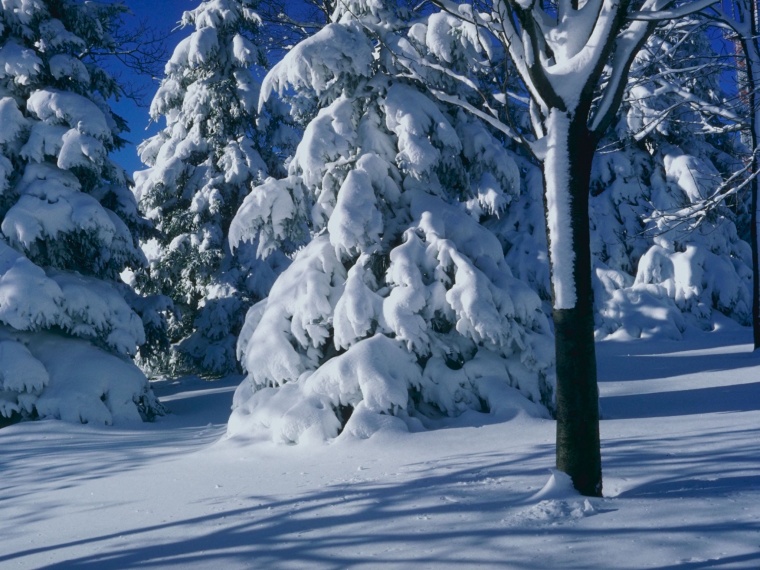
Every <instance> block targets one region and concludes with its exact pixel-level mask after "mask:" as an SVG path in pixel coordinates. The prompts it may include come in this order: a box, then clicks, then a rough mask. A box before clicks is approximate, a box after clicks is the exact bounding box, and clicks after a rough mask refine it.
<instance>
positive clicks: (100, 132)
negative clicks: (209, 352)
mask: <svg viewBox="0 0 760 570" xmlns="http://www.w3.org/2000/svg"><path fill="white" fill-rule="evenodd" d="M124 11H125V8H124V7H123V6H120V5H109V4H100V3H92V2H78V1H69V0H54V1H53V0H51V1H47V2H41V1H29V0H4V1H3V2H2V8H0V125H1V128H0V220H2V221H1V223H0V230H1V231H2V235H1V236H0V238H1V239H0V416H4V417H12V418H19V417H53V418H62V419H65V420H71V421H81V422H96V423H101V422H102V423H106V424H110V423H112V422H114V421H120V420H126V419H138V420H139V419H140V417H141V416H142V417H143V418H150V417H152V416H153V415H155V414H157V413H161V412H162V408H161V406H160V404H159V403H158V402H157V401H156V399H155V397H154V396H153V394H152V392H151V391H150V388H149V386H148V382H147V379H146V378H145V376H144V375H143V374H142V372H140V370H139V369H138V368H137V367H136V366H135V365H134V364H133V363H132V362H131V360H130V357H131V356H133V355H134V354H135V352H136V350H137V347H138V346H140V345H141V344H143V342H144V340H145V332H144V328H143V323H142V322H141V319H140V317H139V316H138V315H137V314H136V313H135V312H134V310H133V309H132V308H131V307H130V305H129V304H128V302H127V301H126V300H125V298H129V299H133V300H135V301H139V299H137V298H136V296H135V295H134V293H133V292H131V291H129V290H128V288H127V287H126V285H125V284H124V283H123V282H122V281H121V279H120V273H121V272H122V271H123V270H124V269H125V268H133V269H135V268H138V267H140V266H141V265H144V264H145V258H144V256H143V255H142V253H141V251H140V249H139V247H138V244H137V235H138V233H139V231H140V229H141V227H142V225H143V224H144V220H142V219H141V218H140V216H139V215H138V212H137V206H136V203H135V200H134V197H133V196H132V194H131V192H130V191H129V189H128V187H127V180H126V177H125V174H124V172H123V171H122V170H121V169H120V168H118V167H117V166H116V165H115V164H114V163H113V162H112V161H111V160H110V159H109V156H108V155H109V153H110V152H111V151H112V150H114V149H116V148H118V147H119V146H120V145H121V144H122V142H123V141H122V139H121V138H120V134H121V133H122V132H123V131H124V129H125V124H124V121H123V120H122V119H120V118H119V117H118V116H116V115H115V114H114V113H113V112H112V111H111V109H110V108H109V106H108V103H107V100H108V99H109V98H111V97H114V96H118V95H119V93H120V87H119V85H118V84H117V82H116V81H115V80H114V79H113V78H112V77H111V76H110V75H109V74H108V73H107V72H106V71H104V69H103V68H102V67H101V66H99V64H98V60H97V59H96V58H94V57H92V54H93V53H105V52H114V51H116V50H117V49H118V47H119V46H117V45H114V40H113V36H112V34H111V32H112V31H113V30H114V29H115V26H118V25H119V24H120V17H121V15H122V14H123V13H124Z"/></svg>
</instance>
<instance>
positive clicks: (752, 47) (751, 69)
mask: <svg viewBox="0 0 760 570" xmlns="http://www.w3.org/2000/svg"><path fill="white" fill-rule="evenodd" d="M748 8H749V10H748V12H749V16H750V19H751V23H750V29H751V30H752V34H751V35H752V37H750V38H742V40H741V43H742V48H743V49H744V56H745V61H746V63H747V83H748V84H747V86H746V89H747V96H748V104H749V117H750V140H751V144H752V164H751V169H750V174H754V173H756V172H757V168H758V160H757V155H756V151H757V145H758V141H760V109H758V105H757V93H756V92H755V91H756V89H757V88H758V87H760V50H758V45H757V34H758V25H757V1H756V0H750V2H749V6H748ZM740 88H741V87H740ZM758 186H760V183H759V182H758V179H757V178H754V179H752V180H751V181H750V193H751V197H752V203H751V206H750V207H751V210H750V232H751V237H750V239H751V241H752V244H751V245H752V337H753V340H754V349H755V350H757V349H758V348H760V243H758V240H760V228H758V224H760V215H758V208H760V200H759V199H758V190H760V188H758Z"/></svg>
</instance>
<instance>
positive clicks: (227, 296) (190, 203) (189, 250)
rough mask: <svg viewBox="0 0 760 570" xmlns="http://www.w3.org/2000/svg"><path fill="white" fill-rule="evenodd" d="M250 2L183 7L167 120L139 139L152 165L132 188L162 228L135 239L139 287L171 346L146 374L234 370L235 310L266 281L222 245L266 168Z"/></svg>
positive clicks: (164, 94) (166, 90)
mask: <svg viewBox="0 0 760 570" xmlns="http://www.w3.org/2000/svg"><path fill="white" fill-rule="evenodd" d="M256 4H257V2H255V1H253V0H213V1H204V2H201V3H200V5H199V6H198V7H197V8H196V9H194V10H190V11H187V12H185V13H184V15H183V17H182V25H183V26H191V27H192V28H193V29H192V33H191V34H190V35H189V36H188V37H186V38H185V39H183V40H182V41H181V42H180V43H179V44H178V45H177V47H176V48H175V50H174V54H173V55H172V57H171V59H170V60H169V62H168V63H167V64H166V70H165V73H166V76H165V78H164V79H163V81H162V82H161V86H160V87H159V89H158V92H157V93H156V95H155V97H154V99H153V103H152V105H151V109H150V113H151V117H152V118H153V120H155V121H158V120H160V119H161V118H162V117H163V118H164V119H165V121H166V127H165V128H164V129H163V130H162V131H160V132H159V133H158V134H157V135H155V136H153V137H151V138H150V139H148V140H146V141H145V142H143V143H142V144H141V145H140V146H139V153H140V158H141V160H142V161H143V162H144V163H145V164H146V165H147V166H148V168H147V169H146V170H143V171H139V172H136V173H135V182H136V186H135V195H136V196H137V199H138V201H139V204H140V207H141V209H142V211H143V212H145V215H146V216H147V217H148V218H149V219H150V220H152V221H153V222H154V223H155V226H156V228H157V230H158V234H157V237H154V238H152V239H150V240H147V241H145V242H144V244H143V247H144V249H145V251H146V253H147V255H148V257H149V260H150V268H149V270H148V272H147V273H145V274H143V275H141V276H138V279H137V282H138V284H139V287H140V289H141V290H142V291H144V292H150V293H161V294H164V295H167V296H168V297H170V298H171V299H172V301H173V302H174V305H175V308H176V313H175V316H174V317H173V318H172V319H170V326H169V333H170V337H171V341H172V347H171V350H170V352H169V353H168V356H166V357H164V358H163V359H161V358H158V359H155V358H154V359H153V360H152V361H151V362H149V363H148V366H149V367H150V368H152V369H153V371H154V372H169V373H199V374H203V375H220V374H225V373H229V372H232V371H234V370H236V360H235V350H234V346H235V339H236V337H237V333H238V331H239V330H240V326H241V324H242V318H243V315H244V314H245V311H246V309H247V307H248V306H249V305H250V304H251V303H252V302H253V301H255V300H258V299H259V298H261V297H262V296H264V295H265V294H266V292H267V291H268V289H269V286H270V285H271V281H272V279H273V275H274V273H273V269H272V267H271V265H272V264H271V263H270V264H263V263H257V262H256V261H255V259H253V258H252V257H247V256H246V255H245V251H241V252H239V255H238V256H237V257H233V256H232V255H231V253H230V251H229V247H228V246H227V231H228V228H229V224H230V221H231V220H232V217H233V215H234V214H235V212H236V211H237V209H238V207H239V206H240V203H241V202H242V200H243V198H244V197H245V196H246V194H248V192H249V191H250V189H251V188H252V186H255V185H257V184H259V183H261V182H262V181H263V180H264V178H265V176H266V173H267V165H266V164H265V161H264V160H263V159H262V156H261V154H260V136H259V134H258V132H257V125H256V121H257V113H256V105H257V100H258V92H259V85H258V82H257V81H256V79H255V77H254V72H253V70H254V69H256V68H257V66H258V68H259V69H260V68H262V67H263V66H264V65H265V64H266V61H265V58H264V53H263V52H262V50H261V49H260V48H259V46H258V45H257V34H258V33H259V29H260V26H261V20H260V18H259V16H258V15H257V13H256V12H255V11H254V10H255V8H256ZM254 266H256V268H254Z"/></svg>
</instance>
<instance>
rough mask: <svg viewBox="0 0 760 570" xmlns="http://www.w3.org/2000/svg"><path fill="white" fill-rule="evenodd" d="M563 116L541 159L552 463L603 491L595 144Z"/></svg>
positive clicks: (578, 483) (581, 485) (595, 492)
mask: <svg viewBox="0 0 760 570" xmlns="http://www.w3.org/2000/svg"><path fill="white" fill-rule="evenodd" d="M554 113H556V111H553V114H554ZM563 115H564V124H559V125H558V124H554V125H552V126H553V127H555V128H554V132H556V133H558V135H557V138H556V139H554V140H550V142H549V145H550V148H549V151H548V152H547V156H546V159H545V160H544V164H543V166H544V180H545V184H546V187H545V195H546V196H547V227H548V231H549V243H550V245H549V251H550V262H551V266H552V289H553V291H554V311H553V315H554V330H555V352H556V358H557V364H556V366H557V395H556V396H557V469H559V470H560V471H563V472H565V473H567V474H568V475H570V477H571V478H572V480H573V485H574V486H575V488H576V489H577V490H578V491H579V492H580V493H581V494H583V495H587V496H601V495H602V459H601V450H600V440H599V390H598V386H597V378H596V354H595V347H594V300H593V290H592V284H591V283H592V282H591V270H592V267H591V251H590V241H589V235H590V228H589V225H590V224H589V198H588V197H589V184H590V179H591V163H592V160H593V157H594V151H595V147H596V145H595V144H594V141H593V140H592V137H591V136H590V134H589V133H588V130H587V128H586V124H585V122H584V121H583V120H580V119H577V118H576V119H574V120H573V119H570V118H567V115H566V114H563ZM557 127H559V128H557ZM550 128H551V127H550ZM550 132H551V131H550ZM552 138H554V137H552ZM563 138H564V140H561V139H563ZM557 172H560V173H562V172H566V175H564V174H560V175H557ZM553 185H554V186H557V187H553ZM563 186H564V188H563ZM563 201H564V204H565V205H566V206H567V205H569V208H566V209H567V214H569V215H568V216H567V218H568V219H567V220H566V222H567V223H568V224H569V227H564V228H563V227H562V225H563V222H562V220H560V221H557V219H556V214H551V212H549V210H550V209H552V208H557V204H556V203H554V202H560V209H562V207H563V206H562V202H563ZM552 216H554V217H552ZM568 240H570V241H571V243H570V244H567V245H568V246H570V248H571V249H570V251H572V255H568V248H567V247H563V244H562V243H561V242H563V241H568ZM569 264H571V265H569ZM569 276H572V284H568V283H566V282H565V283H563V282H562V281H563V280H565V281H567V279H568V277H569ZM572 293H574V295H573V294H572Z"/></svg>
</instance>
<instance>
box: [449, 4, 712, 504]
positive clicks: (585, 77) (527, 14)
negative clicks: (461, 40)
mask: <svg viewBox="0 0 760 570" xmlns="http://www.w3.org/2000/svg"><path fill="white" fill-rule="evenodd" d="M435 4H437V5H439V6H440V7H441V8H442V9H444V10H445V11H447V12H449V13H450V14H451V15H453V16H456V17H457V18H459V19H461V20H463V21H464V22H466V23H468V24H469V25H472V26H475V27H477V29H478V30H480V31H481V35H480V36H479V37H482V38H484V40H483V43H484V44H485V45H487V44H488V42H490V41H491V40H494V41H496V42H498V44H500V46H501V47H502V49H503V51H504V52H506V53H508V54H509V59H510V62H511V65H512V66H513V68H514V69H515V71H516V72H517V74H518V75H519V77H520V79H521V81H522V84H523V90H522V91H523V93H525V94H526V95H527V97H522V96H520V94H519V90H515V89H513V88H511V86H509V85H506V86H499V85H497V84H495V83H490V84H485V85H479V84H475V86H474V87H475V90H476V91H478V92H479V93H480V94H481V95H482V96H483V97H484V99H485V101H484V103H485V104H481V105H480V106H479V107H473V106H472V105H469V106H466V108H468V110H469V111H470V112H472V113H473V114H476V115H478V116H481V117H483V118H484V119H487V120H489V122H491V123H492V124H495V123H497V122H499V123H500V124H501V128H502V131H503V132H504V133H505V134H507V135H509V136H511V137H513V138H514V139H515V140H517V141H519V142H521V143H522V144H523V145H524V146H525V147H526V148H527V149H528V150H529V151H530V152H531V153H532V154H533V155H534V157H535V158H536V159H537V160H538V161H539V163H540V164H541V170H542V173H543V184H544V192H543V195H544V196H543V197H544V203H545V204H546V221H547V229H548V232H547V233H548V250H549V262H550V267H551V288H552V304H553V320H554V331H555V339H556V344H555V347H556V349H555V352H556V366H557V467H558V469H559V470H561V471H564V472H566V473H568V474H569V475H570V476H571V477H572V479H573V483H574V485H575V487H576V488H577V489H578V490H579V491H580V492H581V493H583V494H587V495H599V494H601V492H602V469H601V453H600V442H599V422H598V387H597V382H596V359H595V349H594V304H593V286H592V269H593V266H592V257H591V250H590V245H591V236H590V231H591V228H590V222H589V190H590V183H591V177H592V168H593V161H594V156H595V154H596V149H597V146H598V144H599V142H600V141H601V139H602V137H603V136H604V135H605V134H606V132H607V129H608V128H609V126H610V124H611V123H612V121H613V120H614V118H615V116H616V114H617V111H618V108H619V106H620V103H621V101H622V98H623V96H624V94H625V91H626V86H627V78H628V72H629V70H630V67H631V64H632V63H633V60H634V57H635V56H636V54H637V52H638V51H639V49H640V48H641V47H642V46H643V45H644V43H645V42H646V40H647V38H648V37H649V36H650V35H651V34H652V32H653V31H654V29H655V25H656V22H657V21H658V20H662V19H674V18H678V17H680V16H682V15H684V14H685V13H686V12H688V11H691V10H699V9H700V8H703V7H704V6H706V5H707V4H709V2H708V1H701V0H697V1H695V2H691V3H686V4H685V8H683V9H681V8H674V9H672V10H669V9H670V8H672V7H673V5H674V4H675V3H674V2H672V1H669V0H644V1H643V2H633V1H626V0H624V1H617V0H586V1H581V0H559V1H557V2H539V1H524V0H493V1H484V2H477V3H475V4H474V5H471V4H467V3H463V4H459V3H457V2H452V1H450V0H435ZM497 55H498V54H497ZM460 83H462V84H463V85H468V86H472V81H469V82H468V79H467V78H465V79H464V80H463V81H460ZM515 95H517V98H516V97H515ZM526 99H527V105H529V110H530V124H529V125H526V124H525V123H512V122H510V121H506V122H505V117H504V116H503V114H500V112H501V111H500V110H501V109H503V108H504V106H505V105H506V104H508V103H509V102H511V101H515V100H517V101H518V102H520V103H521V104H522V105H526ZM506 118H509V114H508V113H507V117H506ZM526 127H528V128H526Z"/></svg>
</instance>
